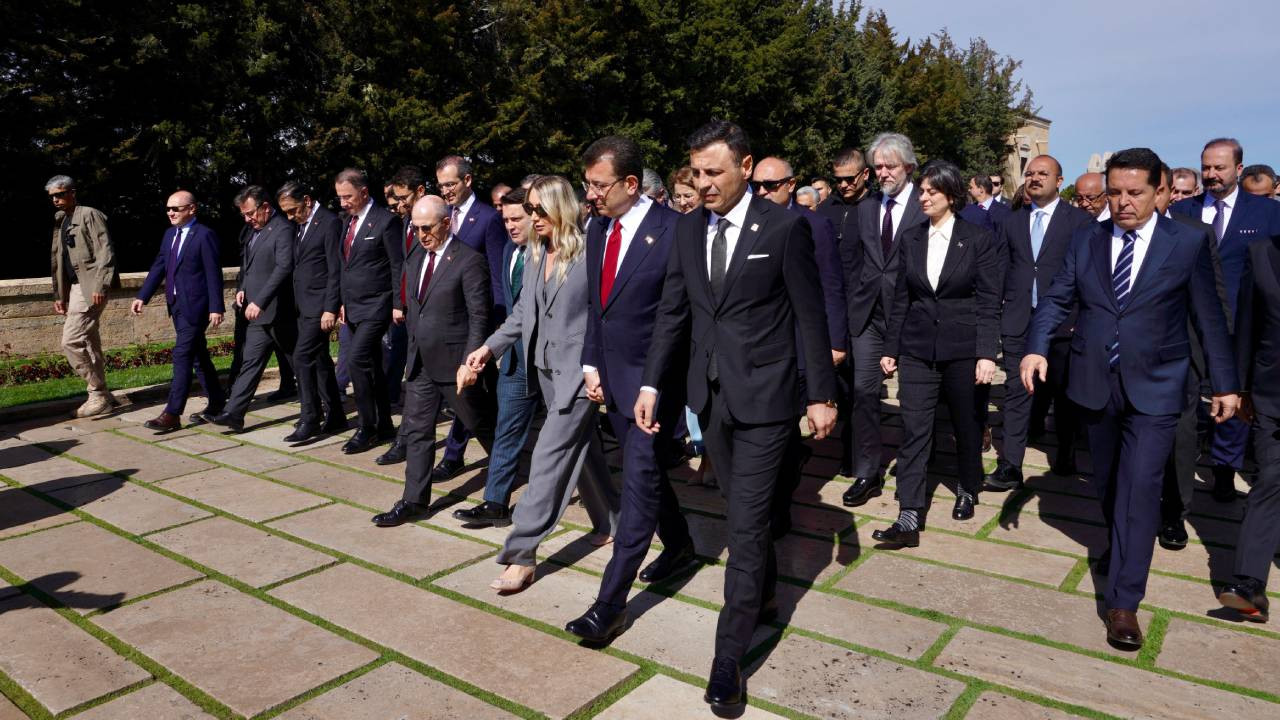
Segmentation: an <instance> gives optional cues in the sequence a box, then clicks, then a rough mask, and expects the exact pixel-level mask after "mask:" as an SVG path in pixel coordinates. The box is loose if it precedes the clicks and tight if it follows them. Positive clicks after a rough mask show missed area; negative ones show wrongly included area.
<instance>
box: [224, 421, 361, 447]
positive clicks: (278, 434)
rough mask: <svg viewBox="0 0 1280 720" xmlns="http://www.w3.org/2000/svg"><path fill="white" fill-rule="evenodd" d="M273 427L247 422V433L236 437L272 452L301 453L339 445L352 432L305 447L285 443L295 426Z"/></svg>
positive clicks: (323, 439)
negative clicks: (269, 449)
mask: <svg viewBox="0 0 1280 720" xmlns="http://www.w3.org/2000/svg"><path fill="white" fill-rule="evenodd" d="M271 422H273V423H274V424H271V425H264V424H262V423H250V422H246V423H245V425H246V427H247V428H249V429H248V431H247V432H243V433H238V434H236V435H235V439H236V440H240V441H243V442H247V443H252V444H254V445H261V446H262V447H268V448H271V449H272V450H281V451H284V452H301V451H310V450H314V449H316V448H318V447H324V446H325V445H337V444H342V443H344V442H346V441H347V438H348V437H350V435H351V431H347V432H344V433H342V434H340V435H329V436H327V437H322V438H320V439H319V440H311V441H309V442H308V443H307V444H306V445H304V446H301V447H299V446H297V444H296V443H291V442H285V437H286V436H288V435H289V433H291V432H293V424H292V423H287V422H274V421H271Z"/></svg>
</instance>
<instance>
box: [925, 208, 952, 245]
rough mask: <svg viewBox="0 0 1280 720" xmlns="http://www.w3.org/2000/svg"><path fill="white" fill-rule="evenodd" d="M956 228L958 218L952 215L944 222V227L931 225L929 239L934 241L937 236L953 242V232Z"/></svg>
mask: <svg viewBox="0 0 1280 720" xmlns="http://www.w3.org/2000/svg"><path fill="white" fill-rule="evenodd" d="M955 227H956V216H955V213H952V214H951V216H950V217H948V218H947V219H946V220H943V221H942V225H940V226H938V227H934V226H933V225H929V238H930V239H933V238H934V237H936V236H941V237H942V238H943V239H944V240H946V241H947V242H951V232H952V231H953V230H955Z"/></svg>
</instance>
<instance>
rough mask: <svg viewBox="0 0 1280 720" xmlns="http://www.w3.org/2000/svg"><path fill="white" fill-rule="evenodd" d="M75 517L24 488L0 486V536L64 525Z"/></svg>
mask: <svg viewBox="0 0 1280 720" xmlns="http://www.w3.org/2000/svg"><path fill="white" fill-rule="evenodd" d="M77 519H78V518H76V516H75V515H72V514H71V513H69V512H67V511H65V510H63V509H62V508H60V507H58V506H56V505H53V504H50V503H47V502H45V501H44V500H41V499H40V498H38V497H36V496H35V495H32V494H31V493H29V492H27V491H25V490H20V489H18V488H15V487H3V486H0V538H7V537H12V536H14V535H21V534H23V533H29V532H34V531H36V530H44V529H46V528H51V527H57V526H59V525H66V524H67V523H70V522H75V521H76V520H77Z"/></svg>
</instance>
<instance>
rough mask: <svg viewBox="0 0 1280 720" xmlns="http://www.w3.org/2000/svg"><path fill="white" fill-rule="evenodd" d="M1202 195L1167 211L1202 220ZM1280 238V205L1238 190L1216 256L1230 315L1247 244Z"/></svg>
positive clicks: (1237, 292) (1236, 295)
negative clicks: (1219, 263)
mask: <svg viewBox="0 0 1280 720" xmlns="http://www.w3.org/2000/svg"><path fill="white" fill-rule="evenodd" d="M1204 197H1205V194H1204V193H1201V194H1199V195H1196V196H1195V197H1189V198H1186V199H1184V200H1179V201H1178V202H1176V203H1174V205H1173V206H1172V207H1170V208H1169V210H1170V212H1174V213H1181V214H1183V215H1190V216H1191V217H1193V218H1195V219H1196V220H1201V219H1202V217H1201V211H1202V210H1203V208H1204ZM1277 236H1280V203H1277V202H1275V201H1274V200H1272V199H1270V198H1265V197H1261V196H1259V195H1252V194H1250V193H1247V192H1245V191H1244V189H1243V188H1240V189H1239V191H1238V192H1237V193H1236V205H1235V207H1234V208H1232V209H1231V222H1230V223H1228V224H1227V227H1226V231H1225V232H1224V233H1223V234H1222V242H1220V243H1218V257H1219V258H1220V259H1221V261H1222V281H1223V283H1224V284H1225V287H1226V291H1227V302H1228V303H1229V307H1230V309H1231V313H1232V316H1233V318H1234V314H1235V303H1236V298H1237V297H1238V296H1239V294H1240V278H1241V276H1242V275H1243V274H1244V262H1245V256H1246V255H1247V254H1248V247H1249V245H1250V243H1252V242H1253V241H1255V240H1260V239H1262V238H1266V237H1277Z"/></svg>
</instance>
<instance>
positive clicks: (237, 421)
mask: <svg viewBox="0 0 1280 720" xmlns="http://www.w3.org/2000/svg"><path fill="white" fill-rule="evenodd" d="M204 419H205V420H208V421H209V422H210V423H212V424H214V425H219V426H221V427H224V428H227V429H228V430H230V431H232V432H244V418H242V417H235V416H233V415H231V414H230V413H225V412H224V413H219V414H217V415H205V417H204Z"/></svg>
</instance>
